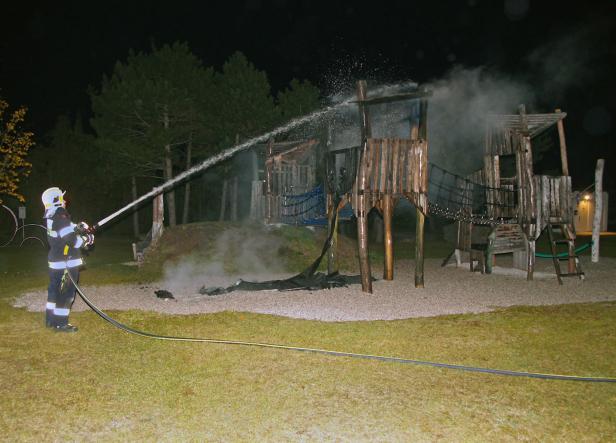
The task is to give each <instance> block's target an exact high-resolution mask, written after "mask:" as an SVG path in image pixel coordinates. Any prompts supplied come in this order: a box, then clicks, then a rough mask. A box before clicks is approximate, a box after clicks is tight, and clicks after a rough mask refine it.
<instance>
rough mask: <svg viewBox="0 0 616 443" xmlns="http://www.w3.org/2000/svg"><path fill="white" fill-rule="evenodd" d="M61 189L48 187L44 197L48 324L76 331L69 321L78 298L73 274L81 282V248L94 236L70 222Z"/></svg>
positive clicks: (65, 330)
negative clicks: (47, 263) (47, 249)
mask: <svg viewBox="0 0 616 443" xmlns="http://www.w3.org/2000/svg"><path fill="white" fill-rule="evenodd" d="M65 192H66V191H64V192H63V191H62V190H61V189H60V188H56V187H53V188H49V189H47V190H45V192H43V195H42V196H41V199H42V201H43V205H45V225H46V228H47V241H48V243H49V253H48V256H47V258H48V262H49V287H48V290H47V305H46V310H45V325H46V326H47V327H49V328H52V329H53V330H54V331H57V332H77V327H76V326H73V325H71V324H70V323H69V322H68V315H69V313H70V311H71V306H72V305H73V301H74V300H75V286H74V285H73V283H72V282H71V279H70V278H69V276H68V273H70V275H71V277H72V278H73V280H75V282H76V283H78V282H79V269H80V267H81V266H82V265H83V259H82V257H81V249H82V248H83V249H85V248H88V247H89V246H91V245H92V244H93V243H94V235H92V234H90V233H88V232H87V229H88V226H87V225H86V224H85V223H83V222H82V223H79V224H78V225H76V224H74V223H72V222H71V216H70V214H69V213H68V211H67V210H66V203H65V201H64V194H65Z"/></svg>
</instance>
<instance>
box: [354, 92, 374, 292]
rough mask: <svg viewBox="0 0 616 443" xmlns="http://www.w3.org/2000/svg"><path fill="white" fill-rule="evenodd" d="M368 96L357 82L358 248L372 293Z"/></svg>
mask: <svg viewBox="0 0 616 443" xmlns="http://www.w3.org/2000/svg"><path fill="white" fill-rule="evenodd" d="M366 96H367V84H366V81H365V80H360V81H358V82H357V99H358V102H359V118H360V131H361V145H362V148H361V154H360V155H361V157H360V162H359V171H358V174H359V176H358V178H359V180H358V189H357V192H358V199H357V247H358V256H359V273H360V275H361V289H362V291H364V292H368V293H372V273H371V271H370V259H369V256H368V207H367V206H368V205H367V204H366V203H367V202H366V193H365V191H366V190H367V186H366V185H367V176H366V174H367V171H366V168H367V166H368V159H367V150H368V138H369V137H370V135H371V126H370V116H369V114H368V108H367V107H366V106H365V105H364V104H362V101H363V100H365V99H366Z"/></svg>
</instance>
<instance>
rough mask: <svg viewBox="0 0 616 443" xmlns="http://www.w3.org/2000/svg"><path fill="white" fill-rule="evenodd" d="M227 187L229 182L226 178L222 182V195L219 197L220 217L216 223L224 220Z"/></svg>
mask: <svg viewBox="0 0 616 443" xmlns="http://www.w3.org/2000/svg"><path fill="white" fill-rule="evenodd" d="M228 187H229V180H227V179H226V178H225V179H224V180H223V181H222V195H221V197H220V216H219V217H218V221H224V220H225V210H226V208H227V188H228Z"/></svg>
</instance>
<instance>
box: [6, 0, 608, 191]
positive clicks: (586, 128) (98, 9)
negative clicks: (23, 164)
mask: <svg viewBox="0 0 616 443" xmlns="http://www.w3.org/2000/svg"><path fill="white" fill-rule="evenodd" d="M614 17H616V2H614V1H599V2H562V1H561V2H556V1H533V0H505V1H502V0H500V1H499V0H460V1H435V0H432V1H421V2H415V1H410V0H406V1H390V2H386V1H380V2H376V1H375V2H368V3H360V2H354V1H353V2H351V1H348V2H336V1H330V2H321V1H308V0H304V1H299V0H298V1H291V0H272V1H263V0H245V1H225V2H204V1H201V2H196V1H195V2H181V1H177V2H170V1H166V2H162V1H154V0H152V1H126V2H123V1H122V2H119V1H107V2H90V3H88V4H86V2H83V1H79V2H77V1H75V2H73V1H64V2H62V1H60V2H47V1H46V2H27V1H24V2H10V3H9V4H8V5H5V6H3V10H2V18H1V19H0V21H1V26H0V33H1V35H0V94H1V95H3V96H4V97H5V98H6V99H8V100H9V102H10V103H11V104H12V105H14V106H17V105H26V106H28V107H29V108H30V114H29V116H30V117H29V118H30V124H31V125H32V127H33V129H34V130H35V132H36V133H37V135H39V136H40V135H41V134H44V133H45V131H47V130H49V129H50V128H51V127H52V126H53V124H54V123H55V120H56V118H57V116H58V115H60V114H69V115H73V116H74V115H75V114H76V113H80V114H81V115H83V116H85V117H86V118H87V117H88V112H89V111H88V109H89V99H88V96H87V92H86V91H87V88H88V86H89V85H93V86H98V85H99V84H100V81H101V78H102V75H103V74H105V73H107V74H109V73H111V71H112V69H113V65H114V63H115V62H116V61H117V60H124V59H125V58H126V55H127V53H128V50H129V49H130V48H132V49H135V50H138V51H140V50H145V51H147V50H149V48H150V47H151V44H152V42H154V43H155V44H156V45H157V46H161V45H163V44H165V43H172V42H174V41H178V40H179V41H186V42H188V44H189V46H190V47H191V49H192V50H193V52H194V53H195V54H197V55H198V56H199V57H200V58H201V59H202V61H203V63H204V64H205V65H207V66H214V67H215V68H220V66H221V65H222V63H223V62H224V61H225V59H226V58H227V57H228V56H229V55H231V54H232V53H233V52H234V51H236V50H239V51H242V52H243V53H244V54H246V56H247V57H248V59H249V60H250V61H251V62H253V63H254V64H255V65H256V67H257V68H259V69H262V70H264V71H266V72H267V74H268V77H269V79H270V82H271V85H272V88H273V89H274V92H275V91H276V90H278V89H280V88H283V87H285V86H286V85H287V84H288V83H289V81H290V80H291V79H292V78H293V77H298V78H305V79H309V80H310V81H312V82H313V83H315V84H316V85H317V86H319V87H320V88H321V90H322V91H324V93H325V94H328V93H331V92H335V90H336V88H338V87H340V86H341V85H344V86H348V85H349V84H352V82H353V81H354V80H356V79H358V78H368V79H369V80H371V81H374V82H393V81H396V80H403V79H404V80H406V79H409V78H410V79H413V80H415V81H419V82H428V81H431V80H435V79H438V78H440V77H441V76H444V75H446V73H447V72H448V71H449V70H451V69H452V67H454V66H455V65H461V66H465V67H470V68H472V67H478V66H484V67H487V69H493V70H498V71H499V72H501V73H504V74H505V75H509V76H511V77H512V78H516V79H523V80H524V81H525V82H529V83H530V84H536V85H537V88H538V89H540V90H538V91H537V96H538V97H539V101H538V104H537V106H539V107H540V106H545V107H546V108H545V109H535V110H536V111H543V112H546V111H550V110H552V109H553V108H556V107H560V108H562V109H563V110H565V111H566V112H568V113H569V117H568V119H567V122H566V124H567V135H568V139H569V145H570V150H571V151H572V153H571V155H572V157H573V161H574V162H578V163H579V162H582V163H584V164H583V165H580V166H581V167H582V168H584V170H585V171H586V170H588V171H586V172H585V173H584V174H581V176H583V180H586V179H590V177H587V176H588V175H589V174H588V173H589V172H590V175H592V170H593V169H594V161H595V159H596V158H597V157H599V156H601V157H604V158H606V159H607V167H608V171H609V165H610V164H611V162H616V156H615V155H614V153H613V151H614V142H615V137H614V133H615V131H616V129H615V128H614V126H616V108H615V105H614V103H616V96H615V95H616V94H615V91H614V90H615V88H614V87H613V81H614V79H616V69H615V66H616V50H615V49H614V46H615V45H614V41H616V38H615V32H614V31H615V26H614V21H615V20H614ZM577 36H579V38H578V37H577ZM537 54H539V57H540V58H541V57H542V54H543V56H546V54H547V57H551V58H552V60H557V61H558V63H562V67H565V68H566V67H568V66H570V65H571V66H577V67H576V70H575V71H572V72H571V74H572V75H573V76H574V80H573V81H571V79H569V80H568V81H567V82H562V84H561V83H559V82H558V81H555V82H553V83H551V82H546V79H545V77H546V75H548V76H549V75H555V76H558V75H560V74H559V72H555V73H554V72H552V73H551V72H550V71H549V69H548V70H547V71H546V69H545V67H542V66H540V65H541V60H538V59H537ZM533 57H534V58H533ZM548 83H550V84H548ZM546 84H548V86H546ZM576 156H577V157H576ZM576 159H577V160H576ZM608 182H609V183H608V187H609V186H611V187H614V183H613V181H611V182H610V181H609V177H608Z"/></svg>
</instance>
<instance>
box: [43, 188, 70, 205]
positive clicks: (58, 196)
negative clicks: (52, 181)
mask: <svg viewBox="0 0 616 443" xmlns="http://www.w3.org/2000/svg"><path fill="white" fill-rule="evenodd" d="M65 192H66V191H62V190H61V189H60V188H57V187H53V188H49V189H46V190H45V192H43V195H41V200H42V201H43V204H44V205H45V209H51V208H59V207H64V193H65Z"/></svg>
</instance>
